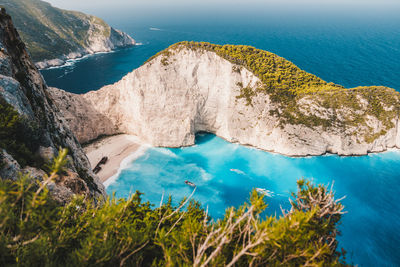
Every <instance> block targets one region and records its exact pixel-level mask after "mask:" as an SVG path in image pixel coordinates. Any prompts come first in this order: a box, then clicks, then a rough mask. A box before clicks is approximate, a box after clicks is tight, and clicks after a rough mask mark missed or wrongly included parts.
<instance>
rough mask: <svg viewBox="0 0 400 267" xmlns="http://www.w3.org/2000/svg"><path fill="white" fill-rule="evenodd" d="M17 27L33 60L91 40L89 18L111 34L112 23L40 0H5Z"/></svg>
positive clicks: (70, 49) (59, 53)
mask: <svg viewBox="0 0 400 267" xmlns="http://www.w3.org/2000/svg"><path fill="white" fill-rule="evenodd" d="M1 4H2V5H3V6H4V7H5V8H6V10H7V12H8V13H9V14H10V15H11V16H12V18H13V22H14V25H15V27H16V28H17V30H18V32H19V33H20V35H21V37H22V40H23V41H24V42H25V44H26V45H27V47H28V51H29V52H30V54H31V56H32V59H33V61H41V60H45V59H54V58H59V57H61V56H62V55H64V54H69V53H71V52H76V51H78V50H80V49H81V48H83V47H86V45H87V44H88V43H87V42H88V30H89V26H90V24H89V22H90V23H94V24H97V25H100V26H101V28H103V29H104V31H103V32H98V34H99V35H104V36H106V37H109V36H110V26H108V25H107V24H106V23H105V22H104V21H103V20H101V19H100V18H97V17H94V16H90V15H86V14H83V13H80V12H75V11H67V10H62V9H59V8H55V7H53V6H51V5H50V4H49V3H47V2H43V1H40V0H3V1H2V3H1Z"/></svg>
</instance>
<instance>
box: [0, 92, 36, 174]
mask: <svg viewBox="0 0 400 267" xmlns="http://www.w3.org/2000/svg"><path fill="white" fill-rule="evenodd" d="M37 128H38V127H37V125H35V124H34V122H32V121H30V120H29V119H27V118H25V117H23V116H21V115H19V114H18V112H17V111H16V110H15V109H14V107H13V106H11V105H10V104H8V103H7V102H6V101H5V100H4V99H3V98H1V97H0V149H5V150H6V151H7V152H8V153H10V154H11V155H12V156H13V158H14V159H16V160H17V161H18V162H19V163H20V164H21V165H23V166H25V165H26V164H31V165H33V164H34V163H35V157H34V152H35V151H36V149H37V147H38V144H37V143H38V142H37V141H38V140H37V139H38V134H37V131H38V129H37ZM0 167H1V166H0Z"/></svg>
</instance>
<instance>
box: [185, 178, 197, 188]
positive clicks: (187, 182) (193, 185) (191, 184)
mask: <svg viewBox="0 0 400 267" xmlns="http://www.w3.org/2000/svg"><path fill="white" fill-rule="evenodd" d="M185 184H187V185H189V186H191V187H196V185H195V184H194V183H192V182H190V181H188V180H185Z"/></svg>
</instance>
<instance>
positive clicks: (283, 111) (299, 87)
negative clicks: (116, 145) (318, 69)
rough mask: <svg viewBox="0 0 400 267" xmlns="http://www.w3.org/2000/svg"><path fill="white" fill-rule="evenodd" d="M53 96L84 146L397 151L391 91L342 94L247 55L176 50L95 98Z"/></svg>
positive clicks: (190, 47)
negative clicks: (198, 137)
mask: <svg viewBox="0 0 400 267" xmlns="http://www.w3.org/2000/svg"><path fill="white" fill-rule="evenodd" d="M51 92H52V95H53V98H54V99H55V101H56V102H57V103H58V105H59V106H60V108H61V110H62V112H63V113H64V114H65V115H66V116H67V117H68V120H69V121H68V123H69V125H70V127H71V129H72V130H73V132H74V133H75V135H76V136H77V138H78V139H79V141H81V142H86V141H89V140H90V139H93V138H95V137H96V136H99V135H102V134H112V133H117V132H123V133H128V134H134V135H137V136H138V137H140V138H141V139H142V140H143V141H145V142H147V143H150V144H153V145H155V146H166V147H180V146H189V145H193V144H194V140H195V134H196V133H197V132H199V131H206V132H211V133H215V134H216V135H218V136H220V137H222V138H224V139H226V140H228V141H230V142H238V143H240V144H245V145H251V146H254V147H257V148H260V149H264V150H267V151H272V152H277V153H281V154H285V155H290V156H307V155H321V154H324V153H335V154H339V155H363V154H367V153H369V152H380V151H385V150H386V149H388V148H392V147H400V131H399V129H398V124H399V110H400V106H399V99H400V96H399V93H397V92H396V91H395V90H393V89H390V88H386V87H358V88H352V89H345V88H343V87H341V86H338V85H335V84H331V83H326V82H325V81H323V80H321V79H319V78H318V77H316V76H314V75H312V74H309V73H306V72H304V71H302V70H300V69H299V68H297V67H296V66H295V65H294V64H292V63H290V62H289V61H287V60H285V59H283V58H280V57H278V56H276V55H274V54H272V53H269V52H266V51H261V50H257V49H255V48H252V47H247V46H217V45H211V44H208V43H192V42H190V43H188V42H184V43H179V44H176V45H174V46H172V47H170V48H169V49H167V50H165V51H163V52H161V53H159V54H158V55H156V56H154V57H153V58H151V59H150V60H149V61H148V62H147V63H145V64H144V65H143V66H142V67H140V68H138V69H136V70H134V71H133V72H131V73H129V74H128V75H126V76H125V77H124V78H123V79H122V80H121V81H119V82H117V83H115V84H113V85H109V86H105V87H103V88H101V89H100V90H98V91H92V92H89V93H87V94H84V95H74V94H70V93H65V92H64V91H62V90H58V89H52V90H51Z"/></svg>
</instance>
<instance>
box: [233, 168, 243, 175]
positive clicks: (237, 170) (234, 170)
mask: <svg viewBox="0 0 400 267" xmlns="http://www.w3.org/2000/svg"><path fill="white" fill-rule="evenodd" d="M229 170H230V171H231V172H236V173H237V174H242V175H246V173H245V172H244V171H241V170H239V169H229Z"/></svg>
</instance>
